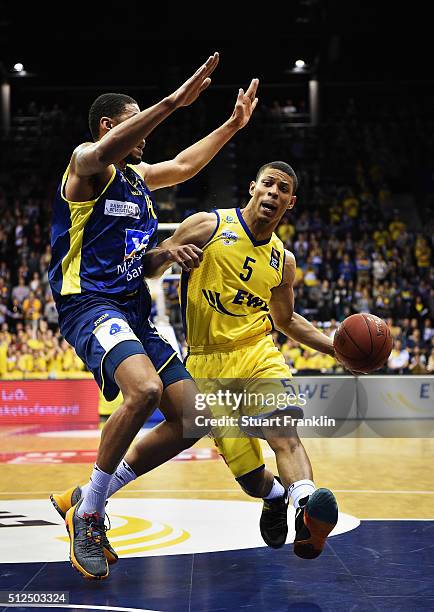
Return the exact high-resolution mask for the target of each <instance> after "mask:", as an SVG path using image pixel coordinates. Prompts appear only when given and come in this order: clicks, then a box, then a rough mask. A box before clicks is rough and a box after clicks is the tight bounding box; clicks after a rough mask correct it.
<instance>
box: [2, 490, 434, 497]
mask: <svg viewBox="0 0 434 612" xmlns="http://www.w3.org/2000/svg"><path fill="white" fill-rule="evenodd" d="M333 491H334V492H335V493H356V494H362V495H364V494H370V493H384V494H391V495H413V494H414V493H417V494H418V495H434V491H418V490H415V489H412V490H408V491H395V490H393V489H389V490H385V489H333ZM58 492H59V493H60V492H61V491H58ZM239 492H240V491H239V490H238V489H131V490H128V491H123V494H133V493H165V494H170V493H239ZM50 493H53V490H52V489H50V490H49V491H1V492H0V495H29V496H32V495H49V494H50Z"/></svg>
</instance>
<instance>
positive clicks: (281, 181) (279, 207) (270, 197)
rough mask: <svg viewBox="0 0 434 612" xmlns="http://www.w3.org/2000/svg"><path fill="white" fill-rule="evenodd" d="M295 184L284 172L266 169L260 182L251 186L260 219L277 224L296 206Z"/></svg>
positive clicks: (251, 193) (254, 205) (256, 212)
mask: <svg viewBox="0 0 434 612" xmlns="http://www.w3.org/2000/svg"><path fill="white" fill-rule="evenodd" d="M292 189H293V182H292V177H290V176H289V175H288V174H286V172H283V170H278V169H277V168H265V170H264V171H263V172H262V174H261V175H260V176H259V178H258V180H257V181H256V182H255V181H252V182H251V184H250V195H251V196H252V200H253V207H254V211H255V214H256V215H257V217H258V219H261V220H263V221H265V220H267V221H270V222H277V221H279V220H280V219H281V217H282V216H283V215H284V213H285V212H286V211H287V210H288V209H289V208H292V207H293V206H294V204H295V200H296V197H295V196H293V195H292Z"/></svg>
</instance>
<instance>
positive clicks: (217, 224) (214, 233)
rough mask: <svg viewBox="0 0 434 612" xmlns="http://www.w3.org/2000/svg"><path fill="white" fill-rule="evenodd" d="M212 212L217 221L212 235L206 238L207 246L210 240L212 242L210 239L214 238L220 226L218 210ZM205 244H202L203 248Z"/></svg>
mask: <svg viewBox="0 0 434 612" xmlns="http://www.w3.org/2000/svg"><path fill="white" fill-rule="evenodd" d="M212 212H213V213H215V215H216V217H217V219H216V221H217V223H216V226H215V228H214V231H213V233H212V234H211V236H210V237H209V238H208V240H207V241H206V242H205V244H209V243H210V242H211V240H212V239H213V238H214V236H215V235H216V233H217V230H218V228H219V225H220V215H219V212H218V210H213V211H212ZM205 244H204V245H203V246H205ZM202 248H203V247H202Z"/></svg>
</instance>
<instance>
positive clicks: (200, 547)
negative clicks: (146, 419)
mask: <svg viewBox="0 0 434 612" xmlns="http://www.w3.org/2000/svg"><path fill="white" fill-rule="evenodd" d="M261 510H262V503H257V502H248V501H246V502H244V501H226V500H225V501H223V500H202V499H121V498H115V499H113V500H110V502H109V504H108V506H107V511H108V513H109V515H110V520H111V530H110V531H109V532H108V537H109V539H110V542H111V543H112V545H113V547H114V548H115V550H116V551H117V553H118V554H119V556H120V557H150V556H160V555H179V554H191V553H206V552H216V551H224V550H239V549H245V548H257V547H260V546H265V543H264V541H263V540H262V537H261V534H260V532H259V517H260V514H261ZM8 516H10V518H8ZM31 521H33V522H34V521H48V522H49V523H54V524H48V525H45V524H38V525H35V524H33V525H32V524H31ZM288 525H289V534H288V540H287V542H288V543H289V542H292V541H293V539H294V509H293V508H292V507H290V508H289V509H288ZM359 525H360V521H359V520H358V519H357V518H355V517H354V516H351V515H349V514H344V513H339V521H338V524H337V525H336V527H335V529H334V530H333V531H332V533H331V536H334V535H338V534H341V533H345V532H347V531H350V530H352V529H355V528H356V527H358V526H359ZM0 538H1V541H2V545H1V548H0V563H30V562H49V561H66V560H68V557H69V539H68V536H67V535H66V531H65V526H64V521H63V520H62V519H61V517H60V516H59V514H58V513H57V512H56V511H55V510H54V508H53V506H52V505H51V502H50V501H49V500H43V499H38V500H19V501H17V500H13V501H12V500H6V501H0Z"/></svg>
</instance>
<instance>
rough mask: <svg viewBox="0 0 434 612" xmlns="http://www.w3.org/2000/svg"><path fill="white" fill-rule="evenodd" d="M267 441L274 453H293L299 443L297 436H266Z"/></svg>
mask: <svg viewBox="0 0 434 612" xmlns="http://www.w3.org/2000/svg"><path fill="white" fill-rule="evenodd" d="M267 442H268V444H269V445H270V447H271V449H272V450H273V451H274V452H275V453H278V452H289V453H294V452H295V451H296V450H297V448H298V447H299V446H300V444H301V441H300V438H299V437H298V436H291V437H279V438H277V437H276V438H269V439H268V438H267Z"/></svg>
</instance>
